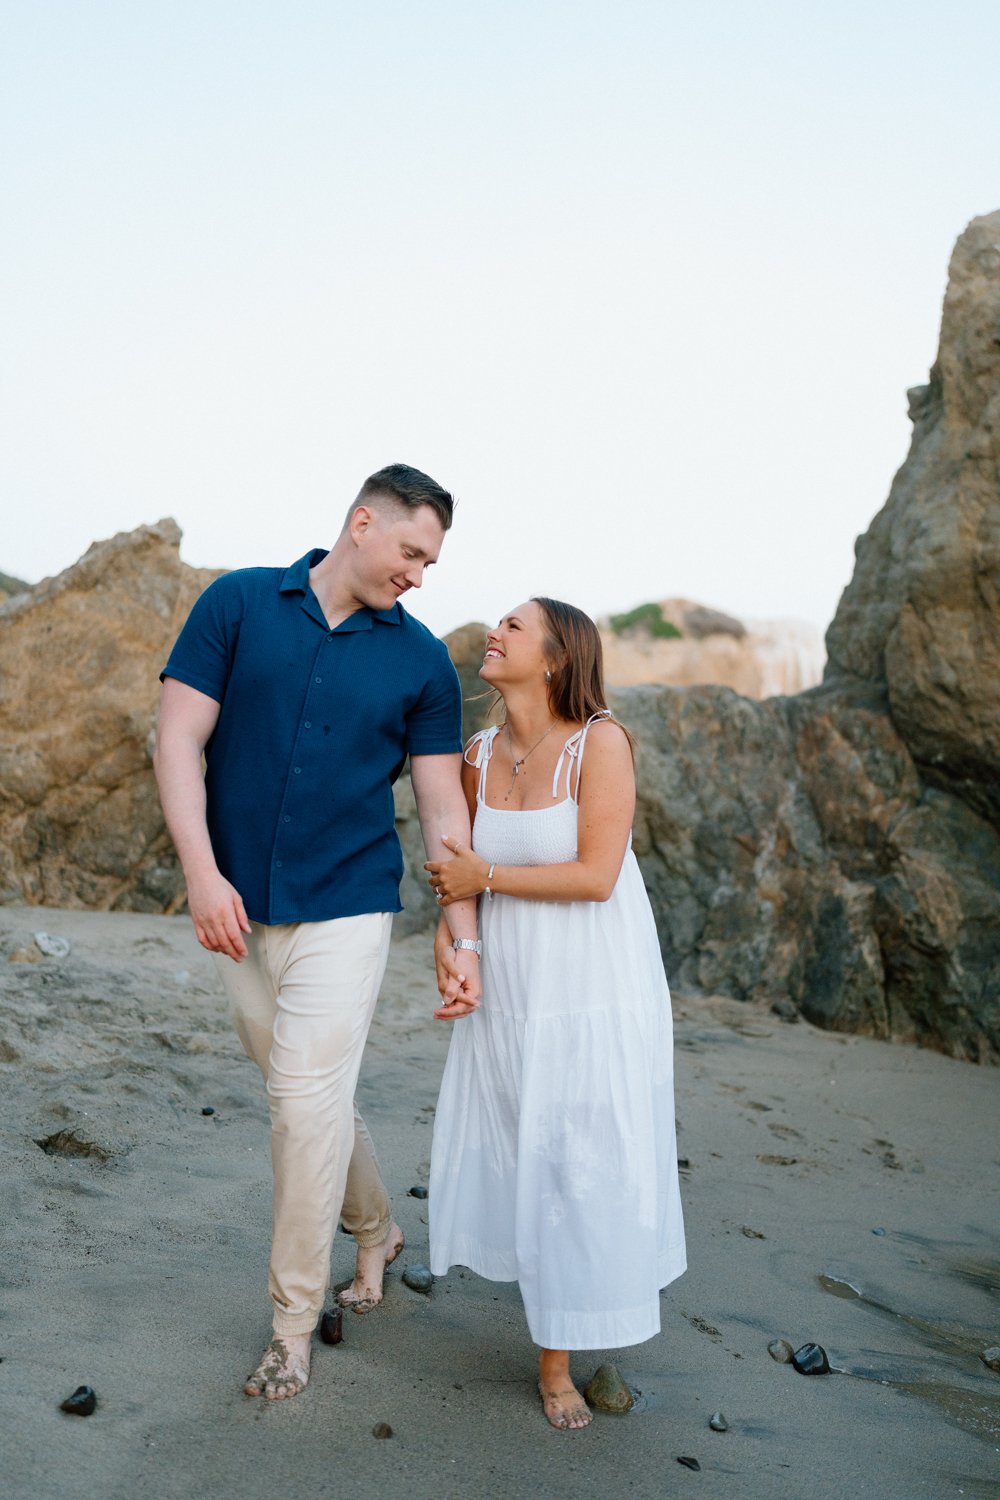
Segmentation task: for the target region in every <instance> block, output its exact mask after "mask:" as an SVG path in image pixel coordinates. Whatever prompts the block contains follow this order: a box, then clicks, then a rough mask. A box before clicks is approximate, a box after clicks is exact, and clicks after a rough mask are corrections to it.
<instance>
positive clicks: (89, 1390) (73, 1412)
mask: <svg viewBox="0 0 1000 1500" xmlns="http://www.w3.org/2000/svg"><path fill="white" fill-rule="evenodd" d="M96 1406H97V1393H96V1391H95V1390H94V1388H93V1386H89V1385H78V1386H77V1388H76V1390H75V1391H74V1392H73V1394H72V1396H67V1397H66V1400H65V1401H60V1403H59V1408H60V1410H61V1411H68V1412H69V1414H70V1416H73V1417H89V1416H90V1415H91V1413H92V1412H93V1411H94V1409H95V1407H96Z"/></svg>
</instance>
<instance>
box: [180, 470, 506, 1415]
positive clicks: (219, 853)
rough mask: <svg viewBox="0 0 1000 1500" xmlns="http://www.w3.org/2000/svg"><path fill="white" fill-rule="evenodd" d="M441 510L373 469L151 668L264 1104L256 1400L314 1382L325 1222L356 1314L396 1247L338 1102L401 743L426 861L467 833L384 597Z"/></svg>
mask: <svg viewBox="0 0 1000 1500" xmlns="http://www.w3.org/2000/svg"><path fill="white" fill-rule="evenodd" d="M452 504H453V502H452V497H451V495H450V494H449V493H448V491H447V490H444V489H442V488H441V486H440V485H438V484H435V482H434V481H433V480H432V479H429V478H428V477H427V475H426V474H421V473H420V471H419V470H417V469H412V468H410V467H408V466H407V465H406V464H391V465H390V466H389V467H388V468H386V469H381V470H380V471H379V472H378V473H377V474H373V475H372V476H371V477H370V478H369V479H367V480H366V481H365V483H364V484H363V486H362V487H361V490H360V492H359V494H358V497H357V499H356V500H355V501H354V502H353V504H352V505H351V507H350V509H349V511H348V514H347V518H346V520H345V522H344V525H343V529H342V530H341V533H340V535H339V537H338V538H337V540H336V542H335V543H334V546H333V548H332V550H331V551H329V552H324V551H322V550H315V551H312V552H310V553H307V554H306V556H305V557H302V558H300V559H299V561H298V562H296V563H293V565H292V566H291V567H290V568H288V569H281V568H243V569H239V570H237V571H236V572H233V573H228V574H225V575H224V576H223V577H221V578H218V579H216V581H215V582H214V583H213V584H211V585H210V587H209V588H208V589H206V591H205V592H204V593H203V594H202V595H201V597H200V599H198V601H197V602H196V604H195V606H194V608H193V609H192V611H191V614H190V616H189V617H188V620H187V623H186V624H185V626H184V629H183V630H182V631H181V634H180V636H179V637H178V640H177V642H176V644H175V646H174V649H173V651H172V653H171V655H170V660H169V661H168V662H167V665H166V667H165V668H164V671H163V673H162V676H161V680H162V682H163V696H162V703H161V712H160V725H159V731H158V735H157V745H156V753H155V757H154V764H155V767H156V776H157V782H158V785H159V788H160V797H161V799H162V802H163V810H164V814H165V816H166V820H167V826H168V828H169V829H170V832H171V835H172V836H173V840H174V843H175V845H176V847H177V852H178V854H179V856H180V860H181V864H182V866H183V869H184V878H185V880H186V882H187V890H188V907H189V909H190V912H191V917H192V920H193V922H194V926H195V932H196V933H197V936H198V941H199V942H200V943H201V944H202V945H203V946H204V947H205V948H207V949H208V950H209V951H210V952H211V953H213V954H214V955H216V962H217V965H218V968H219V972H220V975H221V978H222V981H223V984H224V986H225V989H226V991H227V994H228V996H229V1000H230V1005H231V1008H232V1011H233V1015H234V1019H235V1024H236V1028H237V1031H238V1033H239V1036H240V1039H241V1041H242V1043H243V1046H244V1048H245V1050H246V1052H247V1055H248V1056H249V1057H251V1058H252V1059H253V1060H254V1061H255V1062H256V1063H257V1064H258V1066H259V1067H260V1070H261V1072H262V1074H263V1075H264V1080H265V1082H266V1085H267V1093H268V1098H269V1102H270V1110H271V1127H272V1159H273V1166H274V1225H273V1239H272V1246H271V1266H270V1276H269V1289H270V1294H271V1301H272V1304H273V1310H274V1315H273V1321H274V1336H273V1339H272V1342H271V1343H270V1344H269V1345H268V1347H267V1349H266V1350H265V1351H264V1355H263V1357H262V1359H261V1361H260V1363H259V1365H258V1366H257V1369H256V1370H255V1371H254V1373H253V1375H251V1376H250V1378H249V1380H248V1381H247V1382H246V1385H245V1386H244V1389H245V1390H246V1392H247V1394H248V1395H251V1396H255V1395H260V1394H264V1395H265V1396H266V1397H267V1398H268V1399H272V1400H273V1399H275V1398H280V1397H286V1396H294V1395H297V1394H298V1392H299V1391H301V1390H302V1389H303V1387H304V1386H305V1384H306V1382H307V1380H308V1378H309V1351H310V1340H311V1334H312V1330H313V1329H314V1328H315V1326H316V1324H317V1322H318V1321H319V1317H320V1314H321V1311H322V1307H323V1301H324V1297H325V1293H326V1289H327V1286H328V1283H329V1277H330V1250H331V1246H332V1242H333V1235H334V1231H335V1228H336V1225H337V1222H338V1219H342V1221H343V1223H344V1225H345V1227H346V1228H347V1229H348V1230H349V1231H350V1232H351V1233H353V1234H354V1236H355V1239H356V1240H357V1246H358V1249H357V1264H356V1271H355V1277H354V1281H353V1283H352V1285H351V1287H350V1288H348V1290H347V1291H346V1292H345V1293H343V1294H342V1298H343V1301H344V1302H345V1304H346V1305H353V1306H354V1307H355V1308H356V1310H357V1311H359V1312H363V1311H367V1310H369V1309H370V1308H371V1307H373V1306H375V1305H376V1303H378V1302H379V1301H380V1300H381V1297H382V1275H383V1272H384V1269H385V1266H386V1265H387V1264H388V1263H389V1262H390V1261H391V1260H393V1259H395V1257H396V1255H397V1254H398V1253H399V1251H400V1250H401V1249H402V1247H403V1236H402V1232H401V1231H400V1229H399V1226H398V1225H397V1224H395V1223H394V1222H393V1218H392V1210H391V1206H390V1203H389V1199H388V1195H387V1194H386V1191H385V1187H384V1186H383V1183H382V1179H381V1175H380V1173H379V1168H378V1163H377V1161H376V1159H375V1153H374V1150H373V1148H372V1143H371V1139H370V1137H369V1135H368V1132H367V1130H366V1129H365V1126H364V1123H363V1121H362V1120H361V1117H360V1116H359V1115H358V1113H357V1110H356V1108H355V1106H354V1102H353V1101H354V1089H355V1085H356V1082H357V1077H358V1071H359V1069H360V1066H361V1054H362V1051H363V1048H364V1044H365V1039H366V1037H367V1035H368V1028H369V1024H370V1022H371V1017H372V1013H373V1010H374V1007H375V1001H376V998H377V996H378V990H379V985H380V984H381V980H382V975H383V973H384V970H385V964H386V959H387V956H388V946H389V931H390V926H391V922H392V913H393V912H394V911H398V910H399V879H400V875H401V873H402V857H401V854H400V849H399V841H398V839H397V838H396V833H395V825H394V816H393V800H392V782H393V781H394V780H395V779H396V777H397V776H398V774H399V772H400V770H401V768H402V766H403V763H404V761H405V759H406V756H407V754H409V756H410V766H411V777H412V782H413V790H414V794H415V797H416V803H417V810H418V814H419V817H420V824H421V830H422V833H423V837H424V842H425V844H426V847H427V850H428V853H429V856H430V857H431V858H440V857H441V850H442V848H443V845H442V843H441V839H442V836H443V835H447V834H452V835H454V833H455V831H456V830H457V831H458V837H459V839H460V840H464V841H465V842H466V843H468V841H469V815H468V808H467V805H466V802H465V798H464V796H463V794H462V788H461V781H460V774H459V768H460V751H461V692H460V689H459V685H458V678H457V675H456V673H455V669H454V667H453V666H452V665H451V662H450V660H449V659H448V653H447V651H446V649H445V647H444V645H443V644H442V642H440V641H438V640H437V639H436V638H435V637H434V636H433V635H431V633H430V632H429V631H428V630H426V629H425V628H424V627H423V626H422V625H420V624H419V623H418V622H417V621H416V620H414V619H413V618H412V617H411V616H410V615H408V614H407V613H406V612H405V610H404V609H403V607H402V606H401V604H400V603H399V599H400V597H401V596H402V595H403V594H404V593H405V592H406V591H407V590H408V589H410V588H419V587H420V585H421V583H422V582H423V578H424V573H425V570H426V569H427V568H428V567H430V566H432V564H433V563H435V562H436V561H437V558H438V554H439V552H440V550H441V546H442V543H443V541H444V536H445V532H446V531H447V530H448V528H449V527H450V525H451V520H452ZM203 752H204V754H205V758H206V764H207V769H206V771H205V772H204V774H203V773H202V753H203ZM446 915H447V918H448V922H449V925H450V927H451V931H452V935H453V937H454V938H455V939H456V941H458V942H459V943H460V944H461V945H462V946H461V947H460V948H459V949H458V950H457V951H456V954H455V958H454V970H453V973H452V983H451V986H450V989H449V992H448V995H447V996H446V1003H445V1005H444V1007H443V1009H442V1010H441V1011H439V1012H438V1014H440V1015H444V1016H455V1017H457V1016H459V1015H464V1014H467V1013H468V1011H470V1010H472V1009H474V1008H475V1006H476V1004H477V1003H478V998H479V963H478V952H477V951H476V948H477V945H476V943H475V936H476V919H475V904H474V902H471V901H468V902H464V903H459V904H457V905H455V906H449V907H448V908H447V912H446ZM449 1001H450V1003H449Z"/></svg>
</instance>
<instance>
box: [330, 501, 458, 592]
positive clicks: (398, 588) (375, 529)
mask: <svg viewBox="0 0 1000 1500" xmlns="http://www.w3.org/2000/svg"><path fill="white" fill-rule="evenodd" d="M351 537H352V540H353V541H354V543H355V546H356V548H357V573H356V576H357V584H358V588H357V592H358V597H359V598H360V600H361V602H362V603H363V604H366V605H367V606H368V608H369V609H391V607H392V606H393V605H394V604H395V602H396V600H397V599H398V598H400V596H401V595H403V594H405V593H406V591H407V589H418V588H420V586H421V584H422V583H423V581H424V570H425V569H426V568H429V567H432V566H433V564H434V563H436V562H437V559H438V554H439V553H440V551H441V546H442V543H443V542H444V530H443V528H442V526H441V522H440V521H439V520H438V518H437V515H436V514H435V512H434V510H433V509H432V507H431V506H429V505H421V506H419V507H418V508H417V509H416V510H405V509H403V508H402V507H399V506H395V505H393V506H385V507H383V506H380V505H375V506H372V507H371V508H370V509H369V507H368V506H365V505H359V506H358V508H357V510H356V511H355V512H354V515H353V516H352V518H351Z"/></svg>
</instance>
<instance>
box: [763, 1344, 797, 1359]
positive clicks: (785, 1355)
mask: <svg viewBox="0 0 1000 1500" xmlns="http://www.w3.org/2000/svg"><path fill="white" fill-rule="evenodd" d="M767 1352H768V1354H769V1355H770V1356H771V1358H772V1359H776V1360H777V1361H778V1364H779V1365H790V1364H791V1362H792V1355H793V1354H794V1353H795V1350H794V1349H793V1348H792V1346H791V1344H790V1343H789V1342H788V1340H787V1339H772V1340H771V1342H770V1343H769V1344H768V1346H767Z"/></svg>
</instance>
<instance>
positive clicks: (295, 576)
mask: <svg viewBox="0 0 1000 1500" xmlns="http://www.w3.org/2000/svg"><path fill="white" fill-rule="evenodd" d="M328 552H329V548H327V547H313V548H312V550H311V551H309V552H307V553H306V554H305V556H304V557H300V558H299V559H298V561H297V562H293V563H292V565H291V567H290V568H286V569H285V571H284V573H283V574H282V576H281V583H280V584H279V585H278V592H279V593H281V594H302V595H303V596H304V599H303V603H304V604H306V605H307V604H308V603H309V601H310V600H312V601H313V602H315V598H316V596H315V594H314V593H313V591H312V589H311V588H310V587H309V569H310V568H315V567H316V565H317V563H321V562H322V561H323V559H324V557H326V556H327V554H328ZM318 608H319V606H318V605H317V610H318ZM373 620H381V621H382V623H383V624H384V625H400V624H402V621H403V609H402V605H400V604H399V603H396V604H392V605H390V607H389V608H388V609H369V608H368V606H367V605H364V604H363V605H362V606H361V608H360V609H356V610H355V611H354V613H353V614H350V615H348V616H347V619H346V620H341V622H340V624H339V625H338V626H337V629H338V630H341V631H343V632H344V633H345V634H347V633H348V632H349V631H352V630H371V628H372V621H373ZM320 623H321V624H324V625H325V623H326V622H325V621H324V620H322V619H321V620H320Z"/></svg>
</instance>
